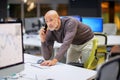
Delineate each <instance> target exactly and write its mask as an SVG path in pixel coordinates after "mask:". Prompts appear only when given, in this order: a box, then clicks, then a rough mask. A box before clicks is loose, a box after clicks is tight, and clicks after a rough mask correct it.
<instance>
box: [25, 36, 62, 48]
mask: <svg viewBox="0 0 120 80" xmlns="http://www.w3.org/2000/svg"><path fill="white" fill-rule="evenodd" d="M23 44H24V46H35V47H41V42H40V37H39V35H27V34H24V35H23ZM60 46H61V44H60V43H57V42H55V44H54V48H59V47H60Z"/></svg>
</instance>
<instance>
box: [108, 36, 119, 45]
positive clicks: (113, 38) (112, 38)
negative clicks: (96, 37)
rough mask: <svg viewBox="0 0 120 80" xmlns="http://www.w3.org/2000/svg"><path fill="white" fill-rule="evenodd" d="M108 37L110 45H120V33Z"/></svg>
mask: <svg viewBox="0 0 120 80" xmlns="http://www.w3.org/2000/svg"><path fill="white" fill-rule="evenodd" d="M107 38H108V41H107V45H108V46H113V45H120V36H119V35H108V36H107Z"/></svg>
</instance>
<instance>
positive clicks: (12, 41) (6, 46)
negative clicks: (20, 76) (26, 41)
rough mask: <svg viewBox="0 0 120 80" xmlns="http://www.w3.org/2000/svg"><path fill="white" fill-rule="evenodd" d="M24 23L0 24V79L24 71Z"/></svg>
mask: <svg viewBox="0 0 120 80" xmlns="http://www.w3.org/2000/svg"><path fill="white" fill-rule="evenodd" d="M23 63H24V54H23V39H22V23H21V22H0V77H3V76H8V75H11V74H13V73H16V72H19V71H21V70H23V69H24V65H23Z"/></svg>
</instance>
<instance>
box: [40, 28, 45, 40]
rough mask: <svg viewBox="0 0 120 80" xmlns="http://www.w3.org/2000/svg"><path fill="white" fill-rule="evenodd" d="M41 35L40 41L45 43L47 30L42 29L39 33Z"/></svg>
mask: <svg viewBox="0 0 120 80" xmlns="http://www.w3.org/2000/svg"><path fill="white" fill-rule="evenodd" d="M39 35H40V40H41V42H45V39H46V33H45V29H44V27H42V28H41V29H40V31H39Z"/></svg>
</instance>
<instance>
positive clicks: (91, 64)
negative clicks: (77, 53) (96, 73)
mask: <svg viewBox="0 0 120 80" xmlns="http://www.w3.org/2000/svg"><path fill="white" fill-rule="evenodd" d="M97 47H98V39H97V38H94V39H93V47H92V51H91V52H90V56H89V57H88V59H87V60H86V61H85V63H84V68H87V69H96V67H97V63H98V59H97V57H96V52H97Z"/></svg>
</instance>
